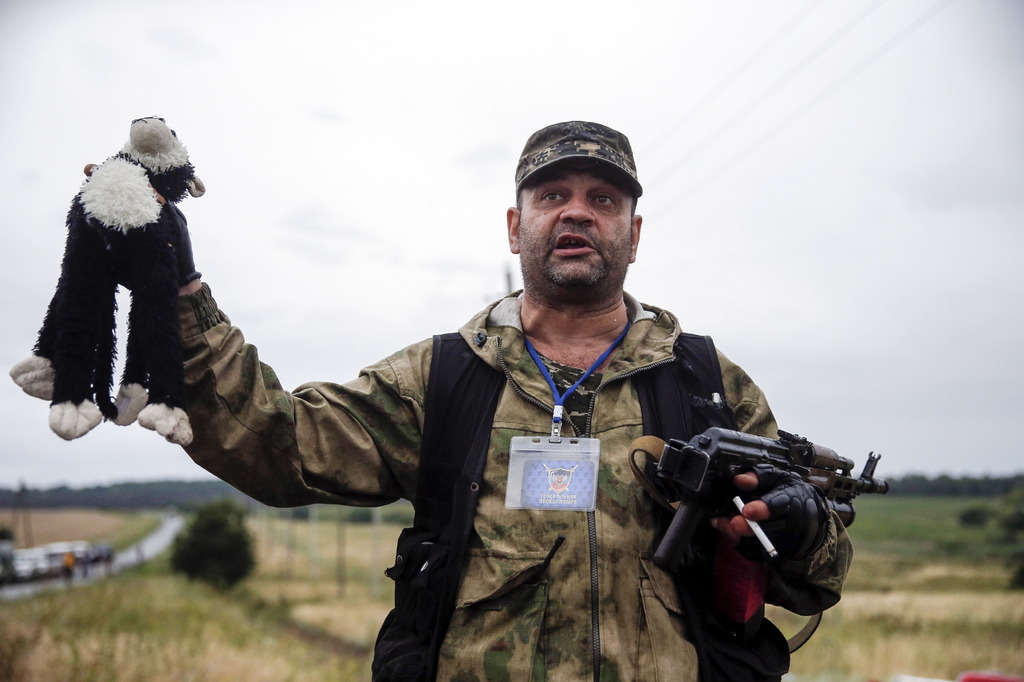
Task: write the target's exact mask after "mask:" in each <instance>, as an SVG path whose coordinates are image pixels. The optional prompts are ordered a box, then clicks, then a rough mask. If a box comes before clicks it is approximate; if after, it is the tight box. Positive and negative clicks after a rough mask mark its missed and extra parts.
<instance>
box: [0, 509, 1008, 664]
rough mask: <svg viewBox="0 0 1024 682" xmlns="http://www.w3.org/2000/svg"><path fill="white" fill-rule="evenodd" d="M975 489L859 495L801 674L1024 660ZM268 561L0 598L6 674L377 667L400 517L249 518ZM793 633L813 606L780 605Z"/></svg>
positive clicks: (156, 572) (156, 568) (996, 550)
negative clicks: (835, 584) (197, 578)
mask: <svg viewBox="0 0 1024 682" xmlns="http://www.w3.org/2000/svg"><path fill="white" fill-rule="evenodd" d="M976 502H977V501H975V500H965V499H929V498H922V499H913V498H900V497H888V498H872V499H865V500H862V501H860V502H859V503H858V511H859V516H858V518H857V521H856V523H855V525H854V527H853V529H852V536H853V538H854V543H855V545H856V548H857V556H856V560H855V562H854V566H853V569H852V571H851V575H850V578H849V581H848V587H847V591H846V594H845V595H844V598H843V601H842V602H840V604H839V605H838V606H837V607H835V608H834V609H832V610H830V611H829V612H828V613H826V615H825V619H824V621H823V623H822V625H821V628H820V629H819V632H818V634H816V635H815V636H814V637H813V638H812V639H811V641H810V642H809V643H808V644H807V646H806V647H805V648H804V649H802V650H801V651H799V652H797V653H796V654H795V655H794V658H793V672H792V673H791V674H790V675H789V676H788V677H787V680H791V681H792V682H804V681H805V680H820V681H823V682H853V681H855V680H856V681H858V682H866V681H867V680H890V679H893V678H894V677H895V676H896V675H900V674H906V675H915V676H920V677H932V678H939V679H947V680H953V679H955V678H956V675H957V674H958V673H959V672H961V671H964V670H993V669H1000V670H1002V671H1004V672H1010V673H1016V674H1024V592H1022V591H1015V592H1014V591H1008V590H1007V589H1006V587H1007V585H1008V583H1009V579H1010V572H1011V571H1010V566H1009V564H1008V562H1007V558H1008V557H1009V556H1011V554H1012V553H1013V552H1015V551H1017V552H1019V551H1022V550H1024V547H1021V546H1019V545H1009V544H1006V543H1003V542H1000V541H999V538H998V537H997V536H996V534H995V531H988V530H977V529H974V530H972V529H965V528H962V527H961V526H960V525H959V523H958V520H957V519H958V514H959V512H960V511H961V510H962V509H964V508H965V507H967V506H970V505H972V504H975V503H976ZM250 527H251V530H252V533H253V536H254V539H255V540H256V544H257V551H258V557H259V566H258V569H257V571H256V574H255V575H254V576H252V577H251V578H250V579H248V580H247V581H246V582H245V583H244V584H243V586H241V587H240V588H239V589H236V590H235V591H233V592H230V593H228V594H219V593H216V592H213V591H211V590H209V589H207V588H205V587H203V586H202V585H198V584H192V583H188V582H186V581H183V580H181V579H179V578H177V577H171V576H169V575H167V573H166V564H161V562H157V564H156V565H153V566H151V567H149V568H148V569H147V571H146V573H142V574H133V575H129V576H121V577H118V578H116V579H114V580H112V581H109V582H106V583H102V584H98V585H94V586H90V587H87V588H79V589H75V590H71V591H61V592H58V593H53V594H49V595H43V596H39V597H34V598H32V599H29V600H26V601H24V602H17V603H3V602H0V680H12V681H16V682H33V681H36V680H53V679H75V680H202V681H205V680H229V679H230V680H235V679H247V680H248V679H251V680H328V681H330V680H366V679H369V672H368V663H369V655H370V654H369V652H370V648H371V647H372V643H373V639H374V637H375V636H376V632H377V628H378V627H379V625H380V622H381V621H382V620H383V618H384V615H385V614H386V613H387V611H388V609H389V608H390V599H391V581H390V580H388V579H387V578H385V577H384V576H383V568H384V567H385V566H388V565H390V563H391V557H392V552H393V549H394V542H395V539H396V537H397V534H398V531H399V529H400V526H399V525H397V524H394V523H391V524H383V525H381V526H376V527H375V526H372V525H369V524H359V525H352V524H347V525H342V524H339V523H337V522H336V521H334V520H333V519H331V518H328V512H327V510H324V511H323V512H321V514H320V521H319V522H315V521H314V522H307V521H296V522H291V521H289V520H288V519H287V518H283V517H280V516H279V515H277V514H276V513H267V514H263V515H257V516H254V517H252V518H251V520H250ZM772 617H773V619H776V620H777V621H778V622H779V624H780V627H782V629H783V631H784V632H786V633H787V634H792V633H793V632H795V631H796V630H797V629H798V628H799V627H800V625H801V624H802V619H798V618H795V617H790V616H789V614H784V613H781V612H779V613H774V612H773V615H772Z"/></svg>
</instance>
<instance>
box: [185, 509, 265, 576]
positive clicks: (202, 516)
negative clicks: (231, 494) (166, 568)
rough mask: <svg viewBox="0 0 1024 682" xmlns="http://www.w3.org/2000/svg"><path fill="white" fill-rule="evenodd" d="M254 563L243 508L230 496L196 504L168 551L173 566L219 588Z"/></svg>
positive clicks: (251, 543) (251, 566) (250, 539)
mask: <svg viewBox="0 0 1024 682" xmlns="http://www.w3.org/2000/svg"><path fill="white" fill-rule="evenodd" d="M255 567H256V558H255V552H254V551H253V541H252V536H251V535H249V531H248V529H247V528H246V527H245V508H244V507H242V506H241V505H240V504H238V503H237V502H235V501H233V500H231V499H229V498H224V499H222V500H215V501H213V502H209V503H207V504H204V505H201V506H199V507H197V508H196V511H195V513H194V514H193V516H192V518H191V519H190V520H189V522H188V524H186V526H185V529H184V530H183V531H182V532H181V533H180V534H179V535H178V537H177V538H175V540H174V546H173V548H172V551H171V569H172V570H174V571H176V572H178V573H184V574H185V575H187V576H188V577H189V578H190V579H193V580H202V581H204V582H207V583H209V584H211V585H213V586H214V587H217V588H219V589H228V588H229V587H232V586H233V585H235V584H237V583H238V582H239V581H241V580H243V579H244V578H245V577H246V576H248V575H249V574H250V573H252V571H253V569H254V568H255Z"/></svg>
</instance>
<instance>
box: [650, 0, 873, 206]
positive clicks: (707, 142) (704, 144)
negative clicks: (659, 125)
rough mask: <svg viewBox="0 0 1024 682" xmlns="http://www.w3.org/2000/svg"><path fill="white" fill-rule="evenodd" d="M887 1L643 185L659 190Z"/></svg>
mask: <svg viewBox="0 0 1024 682" xmlns="http://www.w3.org/2000/svg"><path fill="white" fill-rule="evenodd" d="M885 2H886V0H875V2H873V3H872V4H870V5H868V6H867V7H866V8H864V9H863V10H861V11H860V12H859V13H858V14H857V15H856V16H854V17H853V18H852V19H850V20H849V21H847V22H846V23H845V24H843V25H842V26H841V27H840V28H839V29H838V30H837V31H835V32H833V33H832V34H831V35H830V36H828V37H827V38H825V40H823V41H822V42H820V43H819V44H818V45H817V47H815V48H814V49H812V50H811V51H810V52H808V53H807V55H805V56H804V58H803V59H801V60H800V61H799V62H797V64H796V65H795V66H794V67H792V68H791V69H789V71H787V72H786V73H784V74H783V75H782V76H781V77H779V78H777V79H776V80H775V81H773V82H772V83H771V84H770V85H768V87H766V88H764V89H763V90H761V92H759V93H758V94H756V95H755V96H754V97H753V98H752V99H750V101H748V102H747V103H746V104H745V105H743V106H742V107H740V109H739V110H738V111H737V112H736V113H734V114H733V115H732V116H730V117H729V118H728V119H726V121H725V122H724V123H723V124H721V125H720V126H718V127H717V128H715V129H714V130H713V131H711V133H709V134H708V135H706V136H705V137H704V139H702V140H701V141H700V142H698V143H697V144H695V145H693V146H692V147H690V149H688V150H687V151H686V152H684V153H683V154H682V155H681V156H680V157H679V158H678V160H677V161H676V162H675V163H673V164H671V165H670V166H669V167H668V170H666V171H664V172H663V173H662V174H661V175H660V176H659V177H657V178H655V180H654V181H653V182H645V183H644V184H645V185H647V186H649V187H656V186H657V185H658V184H660V183H661V182H664V181H665V180H666V179H667V178H668V177H669V176H671V175H672V174H673V173H675V172H676V171H677V170H679V168H681V167H682V166H684V165H685V164H686V163H687V162H689V161H690V160H691V159H693V158H694V157H695V156H697V155H698V154H700V153H701V152H702V151H704V150H705V149H707V148H708V147H709V146H711V144H712V143H714V142H715V141H716V140H718V139H719V138H721V137H722V136H723V135H725V134H726V133H727V132H729V131H730V130H732V129H733V128H734V127H736V125H737V124H739V123H740V122H741V121H743V119H745V118H747V117H748V116H749V115H750V114H751V113H753V112H754V111H755V110H756V109H757V108H758V107H759V106H760V105H761V104H763V103H764V102H765V101H767V100H768V99H770V98H771V97H772V96H773V95H774V94H775V93H776V92H778V91H779V90H780V89H781V88H782V87H783V86H785V85H786V84H788V83H789V82H790V81H792V80H793V79H794V78H796V77H797V76H798V75H800V74H801V73H802V72H803V71H804V70H805V69H806V68H807V67H809V66H810V65H811V64H813V63H814V62H815V61H817V60H818V59H819V58H820V57H821V56H822V55H823V54H825V53H826V52H827V51H828V50H830V49H831V48H832V47H833V46H834V45H835V44H836V43H838V42H839V41H840V40H842V39H843V38H845V37H846V36H847V35H848V34H849V33H850V32H851V31H853V29H854V28H856V27H857V26H858V25H860V23H861V22H863V21H864V20H865V19H867V18H868V16H870V15H871V14H872V13H873V12H875V11H876V10H877V9H878V8H879V7H881V6H882V5H883V4H884V3H885Z"/></svg>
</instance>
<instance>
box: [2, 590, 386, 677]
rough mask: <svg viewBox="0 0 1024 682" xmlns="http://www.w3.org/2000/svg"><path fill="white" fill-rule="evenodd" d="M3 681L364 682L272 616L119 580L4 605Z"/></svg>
mask: <svg viewBox="0 0 1024 682" xmlns="http://www.w3.org/2000/svg"><path fill="white" fill-rule="evenodd" d="M0 679H2V680H5V682H6V681H8V680H9V681H10V682H49V681H51V680H75V681H76V682H93V681H95V682H100V681H103V682H107V681H122V682H128V681H130V682H135V681H138V682H143V681H145V682H164V681H166V682H172V681H181V680H190V681H195V682H220V681H222V680H223V681H225V682H227V681H229V680H230V681H232V682H233V681H234V680H253V681H256V682H263V681H265V682H279V681H286V680H324V681H325V682H331V681H334V680H338V681H341V680H351V679H366V675H365V665H364V664H363V662H362V661H359V660H353V659H346V658H339V657H337V656H335V655H333V654H332V652H330V651H328V650H326V649H325V648H324V647H323V646H321V645H320V644H319V643H316V642H308V641H307V640H306V639H305V638H301V637H296V636H295V634H294V632H292V631H291V630H290V629H288V628H287V627H284V626H282V625H281V623H280V620H279V618H278V617H277V615H276V614H274V613H273V612H272V611H266V610H262V609H259V608H257V607H254V606H253V605H252V604H251V603H250V602H247V601H246V600H245V599H239V598H238V597H237V596H232V595H225V594H222V593H218V592H215V591H213V590H212V589H211V588H208V587H206V586H204V585H202V584H197V583H188V582H186V581H185V580H183V579H180V578H177V577H169V576H164V577H159V576H147V577H144V578H143V577H132V576H122V577H119V578H116V579H112V580H109V581H105V582H103V583H99V584H96V585H91V586H87V587H79V588H74V589H72V590H70V591H64V592H56V593H46V594H42V595H40V596H37V597H35V598H33V599H30V600H24V601H21V602H16V603H9V604H5V603H3V602H0Z"/></svg>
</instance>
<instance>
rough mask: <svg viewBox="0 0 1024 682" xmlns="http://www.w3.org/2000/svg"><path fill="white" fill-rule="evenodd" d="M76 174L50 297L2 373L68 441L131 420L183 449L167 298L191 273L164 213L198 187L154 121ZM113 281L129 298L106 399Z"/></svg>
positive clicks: (177, 217) (173, 314)
mask: <svg viewBox="0 0 1024 682" xmlns="http://www.w3.org/2000/svg"><path fill="white" fill-rule="evenodd" d="M86 175H87V176H88V177H87V179H86V181H85V183H84V184H83V185H82V188H81V190H80V191H79V192H78V194H77V195H76V196H75V198H74V200H73V201H72V202H71V210H70V211H69V212H68V218H67V229H68V235H67V244H66V247H65V250H64V260H63V263H62V264H61V273H60V279H59V280H58V282H57V291H56V293H55V294H54V296H53V299H52V300H51V301H50V305H49V308H48V309H47V311H46V316H45V318H44V320H43V326H42V329H41V330H40V331H39V339H38V341H37V342H36V345H35V348H34V349H33V351H32V356H31V357H29V358H28V359H26V360H23V361H21V362H19V363H18V364H17V365H15V366H14V368H13V369H12V370H11V377H12V378H13V379H14V381H15V382H16V383H17V384H18V385H19V386H21V387H22V389H24V391H25V392H26V393H28V394H29V395H32V396H35V397H37V398H42V399H44V400H50V401H51V403H50V428H51V429H53V431H54V432H55V433H56V434H57V435H58V436H60V437H62V438H65V439H67V440H71V439H73V438H78V437H79V436H82V435H84V434H86V433H88V432H89V431H90V430H91V429H93V428H94V427H95V426H96V425H97V424H99V423H100V422H101V421H102V420H103V419H104V418H106V419H109V420H111V421H113V422H114V423H115V424H120V425H128V424H131V423H132V422H134V421H135V420H136V419H138V421H139V424H141V425H142V426H144V427H146V428H149V429H153V430H155V431H156V432H158V433H159V434H160V435H162V436H164V437H165V438H166V439H167V440H169V441H171V442H172V443H178V444H180V445H188V444H189V443H190V442H191V441H192V428H191V426H190V425H189V420H188V416H187V415H186V414H185V410H184V407H185V395H184V393H185V389H184V379H183V371H182V356H181V346H180V342H179V339H178V317H177V296H178V289H179V287H180V286H182V285H184V284H186V283H188V282H190V281H192V280H194V279H196V278H198V277H199V273H197V272H195V267H194V265H193V263H192V248H191V243H189V242H188V239H189V236H188V229H187V227H186V224H185V218H184V216H183V215H182V214H181V211H179V210H178V208H177V207H176V206H175V205H174V204H176V203H177V202H179V201H181V200H182V199H183V198H184V197H185V195H186V194H191V195H192V196H196V197H198V196H202V194H203V192H204V191H205V188H204V187H203V183H202V182H201V181H200V180H199V178H197V177H196V175H195V169H194V168H193V167H192V164H191V163H190V162H189V157H188V151H187V150H186V149H185V147H184V145H182V144H181V142H180V141H179V140H178V137H177V135H176V134H175V132H174V131H173V130H171V129H170V128H168V127H167V124H166V123H165V122H164V120H163V119H162V118H156V117H150V118H140V119H136V120H135V121H132V125H131V130H130V133H129V139H128V142H127V144H125V146H124V148H123V149H122V150H121V151H120V152H119V153H117V154H115V155H114V156H112V157H110V158H109V159H107V160H106V161H104V162H103V163H102V164H101V165H99V166H87V167H86ZM118 285H124V286H125V287H126V288H128V289H130V290H131V310H130V311H129V314H128V336H127V340H126V345H125V365H124V372H123V375H122V381H121V386H120V389H119V391H118V394H117V397H116V398H115V399H111V396H110V393H111V386H112V384H113V374H114V363H115V355H116V342H115V331H114V328H115V325H116V320H115V315H114V313H115V310H116V307H117V303H116V293H117V288H118Z"/></svg>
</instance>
